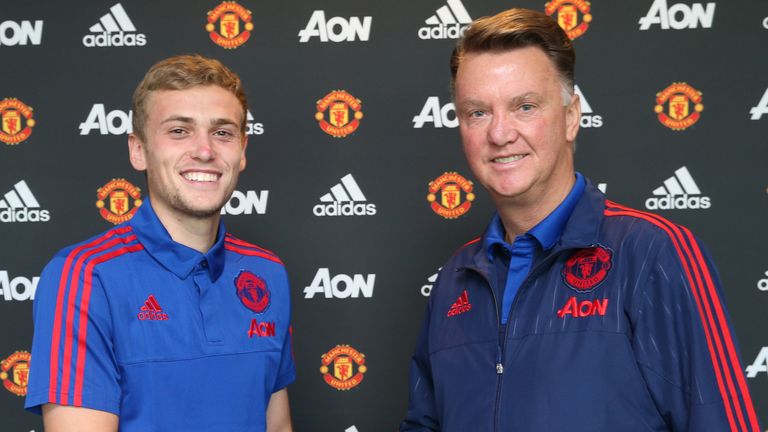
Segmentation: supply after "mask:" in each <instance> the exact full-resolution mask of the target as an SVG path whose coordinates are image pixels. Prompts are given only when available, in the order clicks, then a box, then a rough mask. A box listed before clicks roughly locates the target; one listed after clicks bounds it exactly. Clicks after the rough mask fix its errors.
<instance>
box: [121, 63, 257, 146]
mask: <svg viewBox="0 0 768 432" xmlns="http://www.w3.org/2000/svg"><path fill="white" fill-rule="evenodd" d="M205 85H215V86H219V87H221V88H223V89H224V90H227V91H229V92H231V93H232V94H233V95H234V96H235V97H236V98H237V100H238V101H239V102H240V105H241V106H242V108H243V117H242V119H241V121H240V130H241V132H243V133H245V117H246V113H247V112H248V100H247V99H246V97H245V91H244V90H243V83H242V82H241V81H240V77H239V76H237V74H236V73H234V72H232V71H231V70H230V69H229V68H227V67H226V66H224V65H223V64H222V63H221V62H220V61H218V60H216V59H211V58H207V57H203V56H201V55H199V54H193V55H179V56H175V57H170V58H167V59H165V60H162V61H160V62H158V63H155V65H153V66H152V67H151V68H149V70H148V71H147V74H146V75H144V79H142V80H141V82H140V83H139V85H138V86H137V87H136V91H134V92H133V133H134V134H136V136H137V137H138V138H139V139H140V140H142V141H145V138H146V134H145V131H144V127H145V126H146V124H147V99H148V98H149V95H150V94H151V93H152V92H153V91H157V90H184V89H187V88H190V87H195V86H205Z"/></svg>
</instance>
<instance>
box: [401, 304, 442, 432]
mask: <svg viewBox="0 0 768 432" xmlns="http://www.w3.org/2000/svg"><path fill="white" fill-rule="evenodd" d="M432 292H433V294H434V290H433V291H432ZM431 305H432V302H431V299H430V302H429V305H428V306H427V311H426V312H425V313H424V321H423V323H422V326H421V333H420V334H419V339H418V342H417V343H416V351H415V353H414V354H413V357H412V359H411V369H410V375H409V401H408V413H407V414H406V416H405V420H403V422H402V423H400V432H428V431H439V430H440V425H439V423H438V420H437V409H436V407H435V390H434V385H433V382H432V368H431V366H430V362H429V337H428V336H429V321H430V316H431Z"/></svg>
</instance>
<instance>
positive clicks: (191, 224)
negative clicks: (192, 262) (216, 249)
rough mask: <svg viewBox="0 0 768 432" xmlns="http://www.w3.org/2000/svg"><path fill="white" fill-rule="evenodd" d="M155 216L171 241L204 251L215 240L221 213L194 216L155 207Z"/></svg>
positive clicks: (206, 250)
mask: <svg viewBox="0 0 768 432" xmlns="http://www.w3.org/2000/svg"><path fill="white" fill-rule="evenodd" d="M155 214H157V218H158V219H160V223H162V224H163V226H164V227H165V229H166V230H167V231H168V234H170V236H171V238H172V239H173V241H175V242H176V243H180V244H183V245H184V246H187V247H190V248H192V249H195V250H197V251H199V252H201V253H206V252H208V250H209V249H210V248H211V246H213V244H214V243H215V242H216V235H217V234H218V229H219V220H220V219H221V215H219V214H218V213H217V214H214V215H212V216H210V217H204V218H196V217H191V216H188V215H183V214H179V213H177V212H173V211H166V210H165V209H155Z"/></svg>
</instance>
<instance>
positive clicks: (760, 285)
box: [757, 271, 768, 291]
mask: <svg viewBox="0 0 768 432" xmlns="http://www.w3.org/2000/svg"><path fill="white" fill-rule="evenodd" d="M765 276H766V278H765V279H760V280H759V281H757V289H759V290H760V291H768V271H767V272H765Z"/></svg>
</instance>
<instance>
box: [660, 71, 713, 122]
mask: <svg viewBox="0 0 768 432" xmlns="http://www.w3.org/2000/svg"><path fill="white" fill-rule="evenodd" d="M701 100H702V93H701V92H700V91H698V90H696V89H695V88H693V87H691V86H689V85H688V84H686V83H684V82H679V83H672V85H670V86H669V87H667V88H665V89H664V90H662V91H660V92H659V93H656V106H655V107H654V108H653V110H654V111H655V112H656V114H657V116H658V118H659V122H661V124H663V125H664V126H666V127H668V128H670V129H672V130H676V131H680V130H685V129H687V128H689V127H691V126H693V125H694V123H696V122H697V121H699V118H700V117H701V112H702V111H704V105H703V104H702V103H701ZM691 108H693V109H691Z"/></svg>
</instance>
